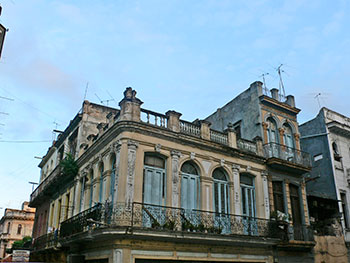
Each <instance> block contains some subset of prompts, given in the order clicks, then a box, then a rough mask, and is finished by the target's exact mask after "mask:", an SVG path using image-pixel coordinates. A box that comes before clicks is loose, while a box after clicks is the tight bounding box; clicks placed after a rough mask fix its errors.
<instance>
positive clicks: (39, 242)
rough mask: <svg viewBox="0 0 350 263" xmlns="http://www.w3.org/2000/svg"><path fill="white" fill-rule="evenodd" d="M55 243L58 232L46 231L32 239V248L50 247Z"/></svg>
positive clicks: (55, 244)
mask: <svg viewBox="0 0 350 263" xmlns="http://www.w3.org/2000/svg"><path fill="white" fill-rule="evenodd" d="M57 243H58V232H53V233H47V234H45V235H42V236H40V237H38V238H36V239H34V241H33V249H34V250H36V251H38V250H44V249H50V248H53V247H55V246H57Z"/></svg>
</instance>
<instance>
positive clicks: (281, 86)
mask: <svg viewBox="0 0 350 263" xmlns="http://www.w3.org/2000/svg"><path fill="white" fill-rule="evenodd" d="M282 66H283V64H281V65H279V66H278V68H277V69H276V70H277V73H278V76H279V78H280V83H279V85H278V86H279V90H280V94H282V95H283V96H284V97H285V96H286V93H285V91H284V84H283V80H282V74H281V73H282V72H283V73H284V70H283V69H281V68H282Z"/></svg>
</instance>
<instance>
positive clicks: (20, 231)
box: [17, 224, 22, 235]
mask: <svg viewBox="0 0 350 263" xmlns="http://www.w3.org/2000/svg"><path fill="white" fill-rule="evenodd" d="M21 233H22V225H21V224H19V225H18V228H17V235H20V234H21Z"/></svg>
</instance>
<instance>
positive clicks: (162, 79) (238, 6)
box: [0, 0, 350, 213]
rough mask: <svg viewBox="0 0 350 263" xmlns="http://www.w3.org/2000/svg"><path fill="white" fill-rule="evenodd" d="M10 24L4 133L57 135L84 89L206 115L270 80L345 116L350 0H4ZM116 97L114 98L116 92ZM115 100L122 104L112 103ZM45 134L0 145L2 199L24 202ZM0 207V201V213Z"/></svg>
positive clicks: (306, 109)
mask: <svg viewBox="0 0 350 263" xmlns="http://www.w3.org/2000/svg"><path fill="white" fill-rule="evenodd" d="M1 5H2V7H3V12H2V16H0V23H2V24H3V25H5V26H6V27H7V28H9V32H8V33H7V36H6V39H5V46H4V49H3V54H2V58H1V60H0V96H4V97H9V98H13V99H14V101H8V100H3V99H0V112H6V113H9V115H4V114H0V123H3V124H5V126H2V125H0V133H1V135H0V138H1V139H0V140H3V141H4V140H5V141H18V140H30V141H50V140H51V139H52V129H54V128H55V124H54V122H58V123H59V126H58V127H57V128H58V129H64V128H65V127H66V125H67V124H68V122H69V120H70V119H72V118H73V117H74V115H75V114H76V113H77V112H78V110H79V109H80V107H81V104H82V100H83V98H84V91H85V87H86V84H87V82H88V83H89V88H88V91H87V96H86V98H87V99H88V100H90V101H93V102H99V100H98V99H97V97H96V95H95V94H97V95H98V97H100V98H101V99H102V100H107V99H111V96H112V97H113V98H115V100H116V101H117V102H119V100H120V99H121V98H122V92H123V91H124V89H125V87H128V86H131V87H133V88H134V89H136V90H137V92H138V97H139V98H140V99H141V100H143V101H144V105H143V107H144V108H147V109H151V110H154V111H158V112H162V113H164V112H166V111H167V110H169V109H172V110H176V111H179V112H181V113H182V114H183V116H182V118H183V119H185V120H190V121H191V120H194V119H196V118H200V119H201V118H204V117H206V116H207V115H209V114H210V113H212V112H214V111H215V110H216V109H217V108H219V107H221V106H223V105H224V104H225V103H226V102H228V101H229V100H231V99H232V98H234V97H235V96H236V95H237V94H239V93H240V92H242V91H243V90H245V89H247V88H248V87H249V84H250V83H252V82H254V81H256V80H261V78H260V77H259V76H260V75H261V74H262V73H265V72H269V73H270V75H269V76H267V77H266V83H267V86H268V88H273V87H278V78H277V74H276V71H275V68H276V67H277V66H278V65H280V64H281V63H283V64H284V65H285V66H284V67H283V69H284V70H285V72H286V74H284V75H283V80H284V82H285V89H286V95H288V94H293V95H294V96H295V98H296V104H297V107H299V108H300V109H301V110H302V111H301V113H300V114H299V122H300V123H302V122H304V121H306V120H309V119H311V118H313V117H314V116H315V115H316V114H317V112H318V110H319V107H318V103H317V100H316V99H315V95H316V94H318V93H321V96H320V97H319V98H320V103H321V105H322V106H326V107H329V108H331V109H333V110H335V111H339V112H340V113H342V114H344V115H347V116H350V108H349V107H348V105H347V104H348V103H349V101H350V91H349V84H348V83H349V80H348V78H349V68H350V31H349V28H350V18H349V16H348V15H347V14H348V13H349V11H350V8H349V7H350V6H349V1H345V0H344V1H328V0H327V1H320V0H318V1H313V0H296V1H264V0H261V1H243V0H242V1H238V0H237V1H234V0H231V1H225V0H222V1H206V0H201V1H195V0H192V1H188V0H183V1H180V0H177V1H171V0H167V1H165V0H158V1H153V0H144V1H88V0H84V1H43V0H25V1H19V0H2V1H1ZM110 95H111V96H110ZM109 105H110V106H117V103H116V102H113V101H112V102H110V103H109ZM49 146H50V142H42V143H26V144H24V143H6V142H0V182H1V183H0V207H8V206H10V207H13V208H19V206H20V203H21V202H22V201H24V200H28V199H29V195H30V192H31V186H30V185H29V184H28V182H29V181H35V182H37V181H38V180H39V169H38V168H37V165H38V163H39V160H37V159H34V156H43V155H44V154H45V153H46V150H47V148H48V147H49ZM2 211H3V210H0V213H2Z"/></svg>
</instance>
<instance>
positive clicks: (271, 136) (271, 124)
mask: <svg viewBox="0 0 350 263" xmlns="http://www.w3.org/2000/svg"><path fill="white" fill-rule="evenodd" d="M267 125H268V126H267V129H268V130H267V140H268V143H278V142H279V139H278V131H277V125H276V122H275V120H274V119H272V118H268V119H267Z"/></svg>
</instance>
